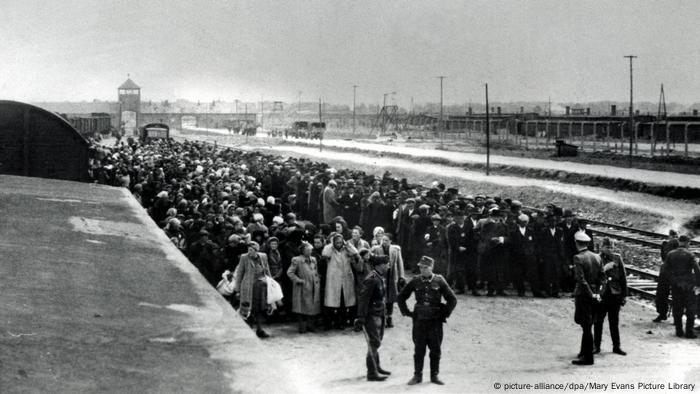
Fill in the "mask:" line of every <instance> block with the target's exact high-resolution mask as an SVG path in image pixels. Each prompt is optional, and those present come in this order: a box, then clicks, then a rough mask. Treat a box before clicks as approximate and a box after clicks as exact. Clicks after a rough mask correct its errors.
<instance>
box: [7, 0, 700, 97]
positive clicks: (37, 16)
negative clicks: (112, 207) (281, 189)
mask: <svg viewBox="0 0 700 394" xmlns="http://www.w3.org/2000/svg"><path fill="white" fill-rule="evenodd" d="M2 3H3V7H2V8H3V13H5V14H6V15H5V18H3V23H2V24H0V37H2V40H1V43H0V70H2V71H0V92H1V93H0V99H12V100H19V101H61V100H69V101H79V100H93V99H99V100H111V101H114V100H116V88H117V87H118V86H119V85H120V84H121V83H122V82H124V80H125V79H126V77H127V74H130V76H131V78H132V79H133V80H134V81H135V82H136V83H137V84H139V85H140V86H141V88H142V98H143V99H146V100H148V99H152V100H164V99H169V100H174V99H177V98H186V99H190V100H201V101H203V102H204V101H211V100H215V99H221V100H225V101H233V100H234V99H240V100H248V101H259V100H260V99H261V98H263V99H264V100H282V101H286V102H296V101H297V100H298V98H299V92H301V97H302V100H304V101H312V100H318V98H319V97H322V98H323V100H324V101H325V102H331V103H336V104H351V103H352V99H353V89H352V85H359V86H358V88H357V101H358V102H364V103H367V104H377V103H381V102H382V99H383V94H384V93H390V92H396V94H395V95H394V96H393V100H395V101H394V102H395V103H397V104H399V105H401V106H405V107H408V106H409V105H410V100H411V98H413V99H414V100H415V102H416V103H424V102H438V101H439V100H440V82H439V79H437V78H436V77H437V76H440V75H442V76H446V78H445V80H444V88H443V92H444V93H443V96H444V102H445V103H446V104H465V103H468V102H470V101H472V102H475V103H476V102H483V100H484V83H488V84H489V95H490V97H489V98H490V100H492V101H501V102H508V101H547V100H548V99H550V98H551V100H552V101H553V102H588V101H600V100H613V101H626V100H629V71H630V70H629V60H628V59H625V58H624V57H623V56H624V55H628V54H634V55H637V56H638V58H637V59H635V61H634V92H635V101H637V100H639V101H651V102H657V101H658V99H659V87H660V84H661V83H663V84H664V90H665V94H666V100H667V101H668V102H681V103H688V104H690V103H694V102H698V101H700V50H699V49H700V41H699V39H700V22H699V21H700V5H699V4H698V3H697V2H696V1H680V0H679V1H662V0H660V1H642V0H637V1H623V0H609V1H566V0H552V1H546V0H542V1H524V0H523V1H516V0H512V1H493V0H487V1H456V0H452V1H432V0H431V1H426V0H423V1H409V0H404V1H394V0H377V1H366V0H353V1H334V0H326V1H314V0H295V1H268V0H251V1H235V0H229V1H223V0H221V1H216V0H211V1H194V0H192V1H180V0H167V1H165V0H149V1H143V0H119V1H109V0H99V1H98V0H95V1H87V0H86V1H82V0H78V1H76V0H60V1H59V0H50V1H46V0H42V1H35V0H3V2H2ZM388 101H389V102H390V103H391V102H392V96H391V95H390V96H389V100H388Z"/></svg>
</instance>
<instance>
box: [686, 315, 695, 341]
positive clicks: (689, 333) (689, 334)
mask: <svg viewBox="0 0 700 394" xmlns="http://www.w3.org/2000/svg"><path fill="white" fill-rule="evenodd" d="M694 325H695V317H694V316H687V317H686V321H685V337H686V338H690V339H694V338H697V337H698V336H697V335H695V333H694V332H693V326H694Z"/></svg>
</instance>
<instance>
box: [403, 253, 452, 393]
mask: <svg viewBox="0 0 700 394" xmlns="http://www.w3.org/2000/svg"><path fill="white" fill-rule="evenodd" d="M433 264H434V260H433V259H432V258H430V257H427V256H423V257H421V259H420V261H419V262H418V268H419V269H420V275H417V276H415V277H414V278H413V279H412V280H411V281H410V282H408V284H407V285H406V286H405V287H404V288H403V289H402V290H401V292H400V293H399V295H398V297H397V300H396V301H397V302H398V304H399V309H400V310H401V314H402V315H404V316H410V317H412V318H413V344H414V346H415V350H414V353H413V365H414V374H413V378H411V380H410V381H409V382H408V384H409V385H414V384H418V383H421V382H422V381H423V360H424V359H425V348H426V346H427V347H428V348H429V349H430V381H431V382H433V383H435V384H440V385H442V384H444V383H443V382H442V381H441V380H440V379H439V378H438V374H439V373H440V345H441V344H442V323H444V322H446V321H447V318H448V317H449V316H450V314H451V313H452V311H453V310H454V308H455V306H456V305H457V297H456V296H455V294H454V292H453V291H452V289H451V288H450V286H449V285H448V284H447V281H446V280H445V278H443V277H442V276H441V275H438V274H434V273H433ZM413 292H415V298H416V304H415V306H414V308H413V311H412V312H411V311H410V310H409V309H408V306H406V300H407V299H408V298H409V297H410V296H411V293H413ZM442 298H445V301H447V304H443V303H442Z"/></svg>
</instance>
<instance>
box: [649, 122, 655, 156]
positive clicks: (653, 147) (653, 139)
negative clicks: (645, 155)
mask: <svg viewBox="0 0 700 394" xmlns="http://www.w3.org/2000/svg"><path fill="white" fill-rule="evenodd" d="M655 128H656V123H652V124H651V134H650V136H651V138H650V139H649V143H650V144H651V147H650V149H651V157H654V150H656V136H655V135H654V129H655Z"/></svg>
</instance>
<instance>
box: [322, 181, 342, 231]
mask: <svg viewBox="0 0 700 394" xmlns="http://www.w3.org/2000/svg"><path fill="white" fill-rule="evenodd" d="M339 213H340V204H338V199H337V198H336V196H335V190H334V189H333V188H332V187H330V186H326V188H325V189H323V223H330V222H331V221H333V218H334V217H336V216H338V214H339Z"/></svg>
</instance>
